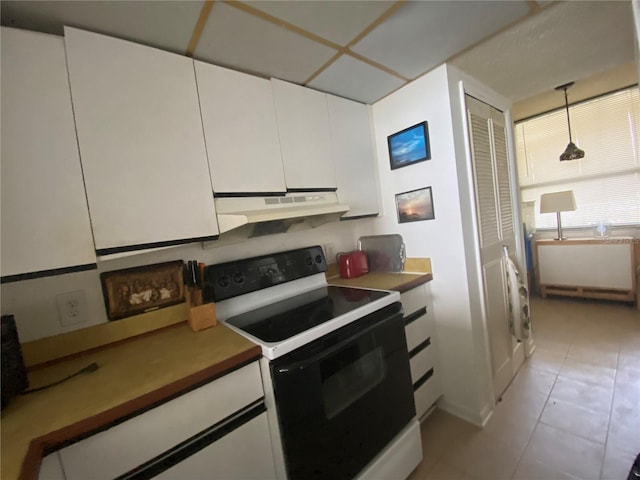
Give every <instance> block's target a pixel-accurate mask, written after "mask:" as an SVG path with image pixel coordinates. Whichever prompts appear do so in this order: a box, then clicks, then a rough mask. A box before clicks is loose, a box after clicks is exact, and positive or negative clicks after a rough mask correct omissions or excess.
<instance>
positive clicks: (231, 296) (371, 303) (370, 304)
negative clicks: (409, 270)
mask: <svg viewBox="0 0 640 480" xmlns="http://www.w3.org/2000/svg"><path fill="white" fill-rule="evenodd" d="M325 271H326V261H325V258H324V255H323V252H322V249H321V248H320V247H317V246H316V247H308V248H303V249H298V250H291V251H287V252H279V253H275V254H272V255H265V256H261V257H255V258H250V259H245V260H239V261H235V262H228V263H224V264H219V265H211V266H209V267H207V268H206V270H205V281H204V297H205V301H215V302H216V313H217V316H218V318H219V319H220V320H221V321H222V322H223V323H224V324H225V325H227V326H228V327H229V328H232V329H233V330H235V331H236V332H238V333H239V334H241V335H243V336H245V337H247V338H249V339H251V340H252V341H254V342H255V343H256V344H258V345H260V347H261V348H262V354H263V358H262V360H261V362H260V365H261V370H262V379H263V384H264V390H265V397H266V398H265V403H266V405H267V414H268V418H269V427H270V431H271V437H272V444H273V450H274V460H275V463H276V471H277V475H278V478H281V479H283V480H284V479H289V480H294V479H297V478H305V479H314V478H317V479H320V478H323V479H326V478H331V479H345V480H346V479H354V478H362V479H365V478H393V479H403V478H406V477H407V476H408V475H409V474H410V473H411V471H412V470H413V469H414V468H415V467H416V466H417V465H418V463H419V462H420V461H421V459H422V446H421V440H420V428H419V424H418V421H417V419H416V414H415V405H414V400H413V387H412V383H411V373H410V367H409V357H408V352H407V347H406V339H405V334H404V324H403V318H402V317H403V315H402V314H403V311H402V306H401V304H400V302H399V301H400V295H399V293H397V292H390V291H385V290H369V289H358V288H347V287H337V286H329V285H327V282H326V280H325V276H324V272H325Z"/></svg>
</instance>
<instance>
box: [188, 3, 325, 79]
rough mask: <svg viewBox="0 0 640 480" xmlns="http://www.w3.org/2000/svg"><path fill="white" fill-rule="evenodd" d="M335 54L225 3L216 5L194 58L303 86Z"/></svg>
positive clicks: (323, 46) (320, 45)
mask: <svg viewBox="0 0 640 480" xmlns="http://www.w3.org/2000/svg"><path fill="white" fill-rule="evenodd" d="M335 53H336V51H335V50H334V49H332V48H329V47H327V46H325V45H322V44H319V43H316V42H313V41H311V40H309V39H307V38H305V37H302V36H300V35H298V34H296V33H293V32H291V31H289V30H287V29H285V28H282V27H280V26H278V25H275V24H273V23H271V22H268V21H266V20H263V19H261V18H258V17H256V16H254V15H251V14H248V13H245V12H244V11H241V10H238V9H237V8H234V7H232V6H229V5H227V4H226V3H215V4H214V5H213V8H212V9H211V13H210V14H209V19H208V20H207V24H206V25H205V27H204V30H203V31H202V36H201V37H200V42H199V43H198V46H197V48H196V51H195V55H194V57H195V58H198V59H201V60H204V61H207V62H211V63H215V64H217V65H222V66H226V67H231V68H235V69H238V70H242V71H245V72H249V73H256V74H260V75H263V76H266V77H270V76H273V77H277V78H280V79H282V80H288V81H290V82H295V83H302V82H304V81H305V80H306V79H307V78H309V77H310V76H311V75H312V74H313V73H314V72H315V71H316V70H318V69H319V68H320V67H322V65H324V64H325V63H326V62H327V61H328V60H329V59H330V58H331V57H332V56H333V55H335Z"/></svg>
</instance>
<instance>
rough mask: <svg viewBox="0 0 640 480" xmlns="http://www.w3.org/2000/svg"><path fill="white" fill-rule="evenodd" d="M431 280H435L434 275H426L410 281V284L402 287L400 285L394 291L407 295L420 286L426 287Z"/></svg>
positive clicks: (404, 284) (406, 283)
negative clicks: (406, 293)
mask: <svg viewBox="0 0 640 480" xmlns="http://www.w3.org/2000/svg"><path fill="white" fill-rule="evenodd" d="M431 280H433V275H432V274H430V273H426V274H424V275H423V276H421V277H419V278H414V279H412V280H409V281H408V282H405V283H403V284H402V285H399V286H398V288H394V290H397V291H398V292H400V293H405V292H408V291H409V290H413V289H414V288H416V287H419V286H420V285H424V284H425V283H427V282H430V281H431Z"/></svg>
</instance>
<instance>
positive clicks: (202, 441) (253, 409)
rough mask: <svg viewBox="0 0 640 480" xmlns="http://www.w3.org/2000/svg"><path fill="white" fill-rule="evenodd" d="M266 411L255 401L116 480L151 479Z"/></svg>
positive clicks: (261, 403) (260, 401) (263, 406)
mask: <svg viewBox="0 0 640 480" xmlns="http://www.w3.org/2000/svg"><path fill="white" fill-rule="evenodd" d="M266 411H267V407H266V406H265V404H264V398H261V399H259V400H256V401H255V402H253V403H251V404H249V405H248V406H247V407H245V408H244V409H242V410H240V411H239V412H236V413H235V414H233V415H231V416H230V417H227V418H226V419H224V420H222V421H221V422H218V423H216V424H215V425H213V426H211V427H209V428H206V429H204V430H203V431H201V432H200V433H198V434H196V435H194V436H193V437H191V438H189V439H187V440H185V441H184V442H181V443H179V444H178V445H176V446H175V447H173V448H171V449H169V450H167V451H166V452H164V453H161V454H160V455H158V456H156V457H155V458H152V459H151V460H149V461H147V462H145V463H143V464H142V465H139V466H137V467H136V468H134V469H132V470H129V471H128V472H126V473H124V474H122V475H120V476H119V477H117V478H116V480H125V479H126V480H143V479H144V480H146V479H151V478H153V477H155V476H157V475H159V474H160V473H162V472H164V471H165V470H168V469H169V468H171V467H173V466H174V465H177V464H178V463H180V462H182V461H183V460H185V459H187V458H189V457H190V456H192V455H194V454H196V453H197V452H199V451H200V450H202V449H203V448H206V447H208V446H209V445H211V444H212V443H214V442H215V441H217V440H219V439H221V438H222V437H224V436H225V435H228V434H229V433H231V432H233V431H234V430H237V429H238V428H240V427H241V426H242V425H244V424H245V423H248V422H250V421H251V420H253V419H254V418H256V417H257V416H259V415H261V414H262V413H264V412H266Z"/></svg>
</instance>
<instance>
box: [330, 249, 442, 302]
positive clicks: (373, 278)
mask: <svg viewBox="0 0 640 480" xmlns="http://www.w3.org/2000/svg"><path fill="white" fill-rule="evenodd" d="M431 280H433V273H432V272H431V260H430V259H428V258H420V259H409V258H408V259H407V262H406V264H405V271H404V272H398V273H388V272H370V273H367V274H365V275H362V276H361V277H358V278H340V276H339V275H338V270H337V266H334V268H330V269H329V271H328V272H327V282H328V283H329V284H330V285H339V286H344V287H360V288H375V289H379V290H395V291H397V292H400V293H404V292H406V291H408V290H411V289H412V288H415V287H417V286H419V285H423V284H425V283H427V282H430V281H431Z"/></svg>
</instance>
